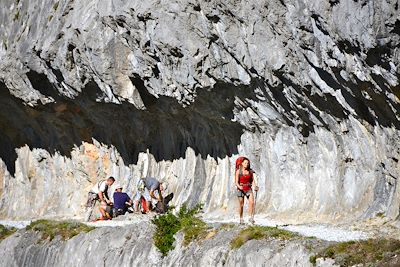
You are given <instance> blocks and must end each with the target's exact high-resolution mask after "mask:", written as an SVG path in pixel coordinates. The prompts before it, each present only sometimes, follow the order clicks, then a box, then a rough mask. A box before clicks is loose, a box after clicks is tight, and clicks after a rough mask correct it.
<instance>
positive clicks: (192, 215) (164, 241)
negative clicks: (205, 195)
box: [152, 204, 209, 256]
mask: <svg viewBox="0 0 400 267" xmlns="http://www.w3.org/2000/svg"><path fill="white" fill-rule="evenodd" d="M201 209H202V205H201V204H199V205H196V206H195V207H194V208H192V209H188V208H187V206H186V205H183V206H182V207H181V209H180V210H179V212H178V214H177V215H174V214H172V212H171V211H169V212H168V213H167V214H164V215H160V216H157V217H156V218H154V219H153V220H152V223H153V224H155V225H156V231H155V233H154V235H153V240H154V243H155V245H156V247H157V248H158V250H159V251H160V252H161V254H162V255H163V256H166V255H168V252H169V251H170V250H172V249H173V248H174V245H173V244H174V242H175V234H176V233H177V232H179V231H180V230H182V231H183V233H184V238H183V245H184V246H187V245H189V244H190V242H192V241H195V240H198V239H200V238H205V237H206V236H207V232H208V230H209V228H208V226H207V224H206V223H205V222H204V221H202V220H201V219H200V218H198V217H197V215H198V213H199V212H200V211H201Z"/></svg>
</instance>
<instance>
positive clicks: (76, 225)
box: [26, 220, 94, 240]
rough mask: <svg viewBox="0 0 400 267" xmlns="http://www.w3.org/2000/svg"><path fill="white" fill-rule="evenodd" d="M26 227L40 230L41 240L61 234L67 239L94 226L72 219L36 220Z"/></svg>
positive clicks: (51, 238)
mask: <svg viewBox="0 0 400 267" xmlns="http://www.w3.org/2000/svg"><path fill="white" fill-rule="evenodd" d="M26 229H27V230H33V231H38V232H40V233H41V236H42V239H43V240H44V239H50V240H53V239H54V237H56V236H61V238H62V239H63V240H68V239H70V238H72V237H74V236H76V235H78V234H80V233H87V232H90V231H91V230H93V229H94V227H90V226H87V225H86V224H83V223H80V222H77V221H72V220H71V221H52V220H37V221H34V222H32V223H31V224H30V225H28V226H27V227H26Z"/></svg>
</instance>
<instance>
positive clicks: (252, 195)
mask: <svg viewBox="0 0 400 267" xmlns="http://www.w3.org/2000/svg"><path fill="white" fill-rule="evenodd" d="M249 214H250V222H251V223H254V194H253V192H251V193H250V196H249Z"/></svg>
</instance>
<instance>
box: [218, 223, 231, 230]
mask: <svg viewBox="0 0 400 267" xmlns="http://www.w3.org/2000/svg"><path fill="white" fill-rule="evenodd" d="M234 227H235V224H234V223H223V224H221V226H220V227H219V229H221V230H226V229H232V228H234Z"/></svg>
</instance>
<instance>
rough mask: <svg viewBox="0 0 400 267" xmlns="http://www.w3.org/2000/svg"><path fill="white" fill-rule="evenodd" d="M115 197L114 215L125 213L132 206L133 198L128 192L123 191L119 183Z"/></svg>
mask: <svg viewBox="0 0 400 267" xmlns="http://www.w3.org/2000/svg"><path fill="white" fill-rule="evenodd" d="M113 199H114V208H113V217H117V216H119V215H124V214H125V213H126V212H127V211H128V208H129V207H131V206H132V199H131V198H130V197H129V196H128V194H127V193H124V192H122V186H121V185H117V186H116V187H115V192H114V195H113Z"/></svg>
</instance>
